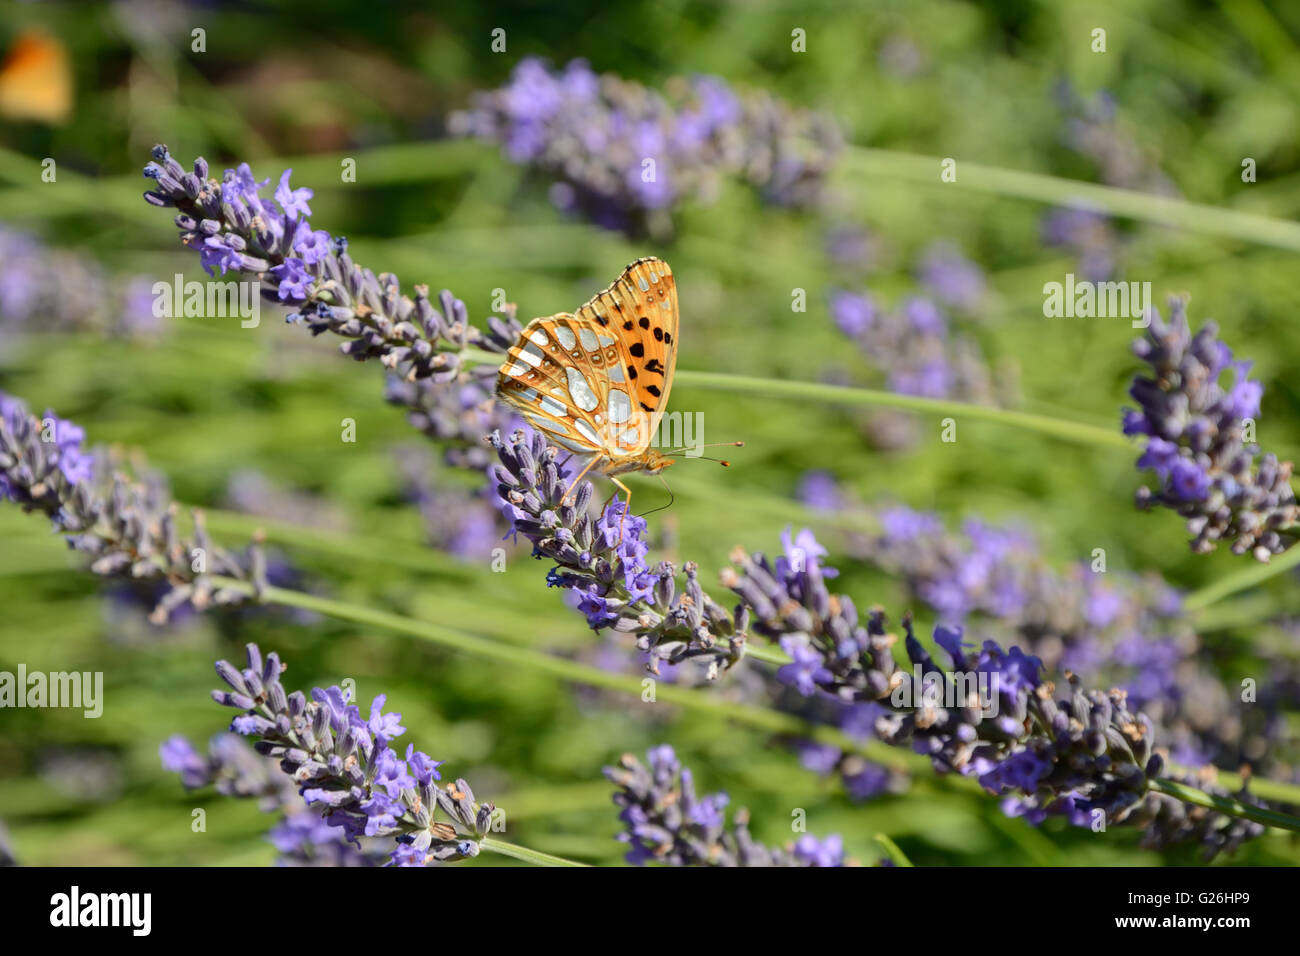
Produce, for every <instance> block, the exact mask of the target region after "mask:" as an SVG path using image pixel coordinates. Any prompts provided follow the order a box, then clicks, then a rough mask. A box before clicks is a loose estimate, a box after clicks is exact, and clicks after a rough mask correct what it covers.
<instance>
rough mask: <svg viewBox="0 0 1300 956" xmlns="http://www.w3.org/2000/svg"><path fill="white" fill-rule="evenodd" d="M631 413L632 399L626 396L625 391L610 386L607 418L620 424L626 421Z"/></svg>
mask: <svg viewBox="0 0 1300 956" xmlns="http://www.w3.org/2000/svg"><path fill="white" fill-rule="evenodd" d="M631 414H632V400H631V399H630V398H628V397H627V392H624V391H620V390H619V389H617V388H611V389H610V390H609V420H610V421H611V422H614V423H615V424H621V423H622V422H625V421H627V420H628V418H629V417H630V416H631Z"/></svg>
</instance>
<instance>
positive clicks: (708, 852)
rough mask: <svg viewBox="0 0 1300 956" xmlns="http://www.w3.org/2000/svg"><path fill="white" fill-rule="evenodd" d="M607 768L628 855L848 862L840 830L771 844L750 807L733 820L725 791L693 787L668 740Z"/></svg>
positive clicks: (684, 861) (716, 862)
mask: <svg viewBox="0 0 1300 956" xmlns="http://www.w3.org/2000/svg"><path fill="white" fill-rule="evenodd" d="M605 776H606V777H608V778H609V779H610V780H612V781H613V782H614V784H615V785H616V786H617V787H618V791H617V792H616V793H615V794H614V803H616V804H617V805H618V806H620V807H622V808H623V812H622V813H620V814H619V819H620V820H622V821H623V823H624V824H626V825H627V832H626V833H623V834H620V835H619V839H620V840H622V841H623V842H624V843H629V844H631V846H632V849H631V850H629V851H628V854H627V861H628V862H629V863H638V864H640V863H647V862H659V863H667V864H670V865H672V866H844V865H845V861H844V847H843V844H842V842H841V840H840V838H839V837H838V836H835V835H831V836H829V837H827V838H826V839H825V840H818V839H817V838H816V837H814V836H812V835H811V834H805V835H804V836H803V837H801V838H800V839H799V840H798V841H797V842H795V843H794V844H793V845H791V846H788V847H769V846H764V845H763V844H762V843H758V842H757V841H755V840H754V839H753V837H751V836H750V835H749V826H748V823H749V814H748V812H747V811H745V810H740V811H738V812H737V813H736V815H735V818H734V820H733V822H732V824H731V826H727V822H726V813H725V808H726V806H727V802H728V801H727V795H726V794H725V793H711V794H707V795H705V796H703V797H700V796H697V795H696V793H695V782H694V778H693V776H692V774H691V771H690V769H689V768H687V767H683V766H682V765H681V762H680V761H679V760H678V759H677V755H676V754H674V753H673V748H672V747H669V746H668V745H666V744H665V745H662V746H659V747H655V748H653V749H651V750H650V752H649V753H648V754H646V763H645V764H643V763H641V761H639V760H637V759H636V757H634V756H632V755H631V754H624V755H623V757H622V758H621V759H620V760H619V762H618V766H617V767H606V768H605Z"/></svg>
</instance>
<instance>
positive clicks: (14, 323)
mask: <svg viewBox="0 0 1300 956" xmlns="http://www.w3.org/2000/svg"><path fill="white" fill-rule="evenodd" d="M151 286H152V281H151V280H149V279H148V278H147V277H145V276H129V277H123V278H121V279H117V278H114V277H112V276H110V275H108V274H107V273H106V272H105V270H104V268H103V267H102V266H100V264H99V263H97V262H95V261H94V260H93V259H90V258H88V257H87V256H84V255H80V254H78V253H76V252H73V251H71V250H65V249H57V248H53V247H50V246H48V245H46V244H45V243H44V242H42V241H41V240H40V239H39V238H37V237H36V236H34V235H32V234H31V233H28V232H25V231H22V230H19V229H15V228H11V227H10V226H7V225H5V224H3V223H0V336H3V335H5V334H8V333H23V334H39V333H48V332H56V331H68V330H74V329H75V330H82V329H89V330H92V331H95V332H99V333H101V334H112V335H128V336H131V335H141V334H144V335H153V334H156V333H157V332H158V331H159V320H158V318H157V317H156V316H154V315H153V295H152V293H151V291H150V289H151Z"/></svg>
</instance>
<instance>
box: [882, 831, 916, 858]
mask: <svg viewBox="0 0 1300 956" xmlns="http://www.w3.org/2000/svg"><path fill="white" fill-rule="evenodd" d="M875 840H876V842H877V843H879V844H880V845H881V846H882V847H884V849H885V854H886V855H887V856H888V857H889V858H890V859H891V860H893V861H894V865H895V866H912V865H913V863H912V861H911V860H909V859H908V858H907V854H906V853H904V852H903V851H902V850H901V849H900V848H899V846H898V844H897V843H895V842H894V841H893V840H891V839H890V838H889V837H887V836H885V834H883V833H877V834H876V837H875Z"/></svg>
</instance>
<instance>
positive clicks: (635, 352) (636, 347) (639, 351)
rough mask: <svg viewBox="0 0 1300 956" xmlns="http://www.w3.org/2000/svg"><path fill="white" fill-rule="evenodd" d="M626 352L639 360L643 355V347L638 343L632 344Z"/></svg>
mask: <svg viewBox="0 0 1300 956" xmlns="http://www.w3.org/2000/svg"><path fill="white" fill-rule="evenodd" d="M628 352H630V353H631V354H632V357H633V358H641V357H642V356H643V355H645V346H644V345H642V344H641V343H640V342H633V343H632V347H631V348H629V349H628Z"/></svg>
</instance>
